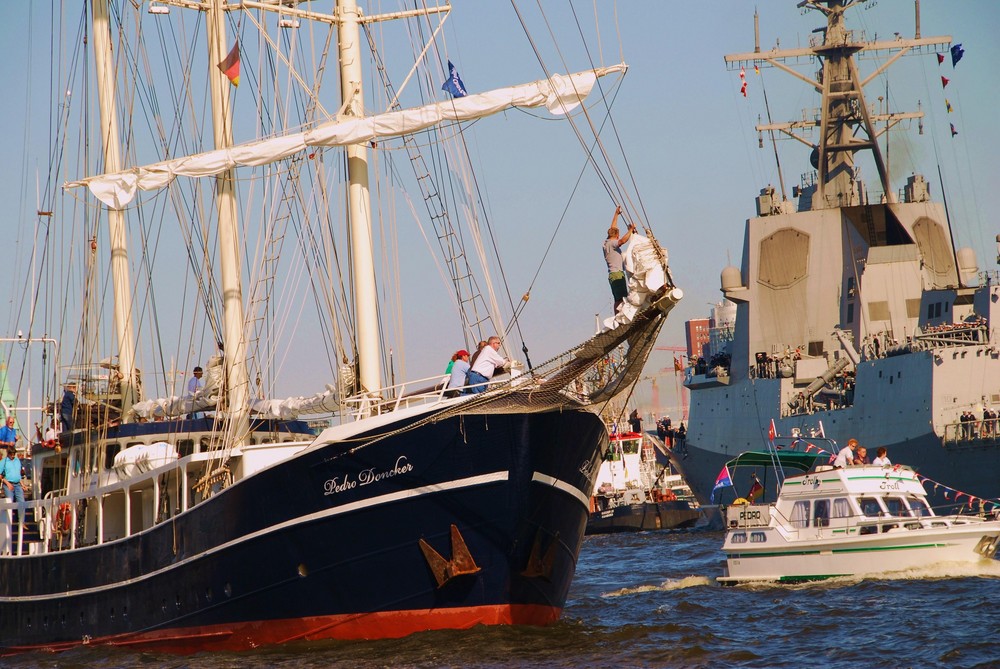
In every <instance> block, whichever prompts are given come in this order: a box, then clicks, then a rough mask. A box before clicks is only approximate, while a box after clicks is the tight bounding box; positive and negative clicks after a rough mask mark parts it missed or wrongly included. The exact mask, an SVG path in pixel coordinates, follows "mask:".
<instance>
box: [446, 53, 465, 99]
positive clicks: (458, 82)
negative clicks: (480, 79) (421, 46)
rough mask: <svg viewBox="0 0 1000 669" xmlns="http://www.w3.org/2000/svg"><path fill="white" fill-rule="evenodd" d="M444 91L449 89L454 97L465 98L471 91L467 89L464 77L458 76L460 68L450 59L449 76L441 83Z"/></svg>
mask: <svg viewBox="0 0 1000 669" xmlns="http://www.w3.org/2000/svg"><path fill="white" fill-rule="evenodd" d="M441 90H442V91H448V92H449V93H451V96H452V97H454V98H464V97H465V96H466V95H468V94H469V93H468V92H467V91H466V90H465V84H464V83H463V82H462V77H460V76H458V70H457V69H456V68H455V66H454V65H453V64H452V62H451V61H450V60H449V61H448V78H447V79H445V80H444V83H443V84H441Z"/></svg>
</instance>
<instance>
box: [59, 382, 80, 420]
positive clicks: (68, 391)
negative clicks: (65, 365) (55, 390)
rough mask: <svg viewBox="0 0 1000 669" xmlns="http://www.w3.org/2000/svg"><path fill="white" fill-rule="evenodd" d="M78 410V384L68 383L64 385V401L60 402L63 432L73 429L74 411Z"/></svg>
mask: <svg viewBox="0 0 1000 669" xmlns="http://www.w3.org/2000/svg"><path fill="white" fill-rule="evenodd" d="M75 411H76V384H75V383H67V384H66V385H65V386H63V396H62V401H61V402H60V403H59V419H60V420H61V421H62V429H63V432H69V431H70V430H72V429H73V413H74V412H75Z"/></svg>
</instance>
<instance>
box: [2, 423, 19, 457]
mask: <svg viewBox="0 0 1000 669" xmlns="http://www.w3.org/2000/svg"><path fill="white" fill-rule="evenodd" d="M0 448H2V449H7V448H17V428H16V427H14V417H13V416H11V415H8V416H7V423H6V424H5V425H4V426H3V427H0Z"/></svg>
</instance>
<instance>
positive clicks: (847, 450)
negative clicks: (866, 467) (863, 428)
mask: <svg viewBox="0 0 1000 669" xmlns="http://www.w3.org/2000/svg"><path fill="white" fill-rule="evenodd" d="M857 447H858V440H857V439H848V440H847V446H844V447H843V448H842V449H840V452H839V453H837V457H836V458H834V460H833V466H834V467H840V468H841V469H843V468H844V467H846V466H847V465H849V464H852V463H853V462H854V451H855V449H857Z"/></svg>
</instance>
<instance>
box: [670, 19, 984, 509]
mask: <svg viewBox="0 0 1000 669" xmlns="http://www.w3.org/2000/svg"><path fill="white" fill-rule="evenodd" d="M857 4H859V3H858V2H852V1H849V0H830V1H825V2H820V1H818V0H816V1H807V2H800V3H799V7H803V8H806V9H808V10H815V11H817V12H820V13H822V14H824V15H825V17H826V25H825V27H823V28H821V29H818V30H816V31H814V33H815V34H814V36H813V38H812V40H811V43H810V44H809V45H808V46H803V47H801V48H795V49H784V50H782V49H777V48H775V49H773V50H765V51H761V49H760V48H759V38H758V47H757V48H756V49H755V50H754V51H753V52H751V53H742V54H735V55H729V56H726V58H725V60H726V63H727V64H728V65H729V67H731V68H734V69H737V70H742V69H743V68H745V69H746V70H747V71H752V69H753V68H754V67H758V68H765V67H767V68H776V69H779V70H782V71H784V72H788V73H790V74H792V75H794V76H795V77H797V78H798V79H800V80H802V81H804V82H805V83H806V84H807V85H808V86H810V87H813V88H814V89H815V91H816V92H817V93H819V95H820V96H821V102H820V105H819V107H818V108H817V109H816V110H814V111H813V112H812V113H807V114H803V115H802V116H801V117H800V118H799V119H798V120H796V121H794V122H790V123H766V124H764V123H762V124H760V125H758V126H757V130H758V132H760V133H761V139H762V141H763V140H764V138H765V137H767V136H769V135H778V136H782V135H783V136H785V137H786V138H792V139H796V140H798V141H800V142H802V143H803V144H805V145H806V147H805V148H804V150H803V152H802V153H803V156H805V155H809V156H810V161H811V163H812V167H813V170H814V171H812V172H810V173H808V174H807V175H805V176H804V177H803V178H802V181H801V183H800V185H798V186H796V187H795V188H794V189H793V192H792V193H791V195H792V197H791V198H787V197H786V196H785V195H784V193H783V192H778V191H776V189H775V188H774V187H770V186H769V187H766V188H763V189H762V190H761V191H760V195H759V196H758V197H757V201H756V205H757V207H756V208H757V215H756V217H754V218H750V219H749V220H748V221H747V222H746V228H745V233H744V243H743V251H742V266H741V267H733V266H730V267H726V268H725V269H724V270H723V271H722V276H721V283H722V292H723V294H724V295H725V297H726V298H728V299H729V300H731V301H732V302H734V303H736V305H737V316H736V322H735V327H734V331H733V340H732V342H731V343H729V344H728V347H729V350H728V351H726V353H728V356H718V358H717V359H718V360H719V361H722V364H714V363H713V365H711V366H710V365H700V366H697V367H693V368H692V369H691V372H690V373H689V375H688V377H687V381H686V385H687V387H688V388H689V389H690V391H691V412H690V421H689V424H688V434H687V448H688V451H687V452H688V457H687V459H686V460H685V461H684V467H685V475H686V477H687V479H688V481H689V482H690V484H691V486H692V488H693V489H694V491H695V493H696V494H697V495H698V497H699V500H700V501H702V502H703V503H704V502H707V501H708V499H709V496H710V493H711V491H712V488H713V484H714V482H715V479H716V475H717V474H718V473H719V471H720V469H721V468H722V466H723V464H724V463H725V462H726V461H727V460H729V459H731V458H732V457H733V456H734V455H736V454H737V453H740V452H742V451H745V450H750V449H759V448H761V447H762V446H763V445H764V444H766V443H767V440H768V435H769V433H770V431H771V425H772V421H773V425H774V431H775V432H776V433H777V434H779V435H786V436H801V437H803V438H805V439H806V440H807V439H808V437H810V436H821V435H822V436H825V437H826V438H828V439H833V440H835V441H839V442H840V443H841V444H843V443H845V442H846V441H847V439H848V438H852V437H853V438H856V439H858V440H859V441H860V442H861V443H862V444H865V445H867V446H868V447H869V452H870V453H871V454H872V455H874V449H875V447H877V446H885V447H887V448H888V450H889V454H890V457H891V458H892V461H893V462H897V463H904V464H906V465H909V466H912V467H913V468H914V469H916V470H918V471H919V472H920V473H921V474H922V475H924V476H927V477H929V478H931V479H933V480H944V481H949V482H950V483H951V484H953V485H954V488H955V489H957V490H960V491H963V492H965V493H967V494H968V495H969V496H970V497H979V498H991V497H994V498H995V497H997V496H1000V477H998V476H997V475H996V464H997V462H998V458H1000V431H998V430H997V426H996V419H995V412H994V408H996V407H1000V351H998V346H997V343H996V337H997V333H996V332H995V328H994V326H995V325H996V324H997V323H998V319H1000V286H998V285H997V283H998V282H997V277H996V275H995V274H989V273H981V272H980V271H979V269H978V267H977V262H976V258H975V254H974V252H973V251H972V249H970V248H957V245H956V242H955V238H954V236H953V233H952V230H951V222H950V221H949V218H948V215H947V211H946V207H945V206H943V205H942V204H941V203H939V202H936V201H932V199H931V185H930V183H929V181H928V179H927V178H925V176H923V175H921V174H919V173H910V174H908V175H907V176H906V178H905V185H904V186H903V187H902V188H900V189H899V190H897V188H895V187H894V186H893V184H892V182H891V181H890V173H889V166H888V161H887V159H886V156H885V155H884V150H883V148H882V147H883V146H885V145H887V142H886V138H885V137H884V135H885V133H887V132H888V131H889V130H890V129H892V128H894V127H895V126H897V125H899V124H900V123H901V122H903V121H906V120H907V119H917V122H916V123H914V122H912V121H911V122H910V123H911V124H913V125H917V124H920V123H921V122H920V121H919V119H921V117H922V113H921V112H920V111H916V112H903V111H892V112H890V111H889V110H888V109H887V108H886V107H884V106H883V105H882V104H881V102H875V101H874V100H873V99H872V98H874V97H875V96H876V95H878V94H874V95H872V96H871V97H866V94H865V85H866V84H868V83H869V82H871V81H873V80H874V79H876V78H877V77H878V76H880V75H881V74H882V72H883V71H884V70H886V69H888V68H889V67H890V66H891V65H892V64H893V63H895V62H896V61H897V60H898V59H899V58H900V57H901V56H903V55H912V54H923V57H926V58H929V59H934V58H936V57H937V58H938V61H939V62H940V60H941V56H939V55H938V54H941V55H945V54H948V50H949V47H950V45H951V38H950V37H921V36H920V23H919V5H917V9H918V11H917V22H916V31H915V36H914V37H913V38H904V37H901V36H899V35H898V33H897V34H896V36H895V37H894V38H892V39H890V40H883V41H879V40H877V39H875V40H869V39H868V37H867V36H866V35H865V34H864V33H862V32H856V31H852V30H849V29H848V28H847V27H846V24H845V11H846V10H848V9H850V8H851V7H852V6H854V5H857ZM862 55H864V56H865V58H864V64H865V65H866V66H869V69H872V67H874V71H871V72H869V73H866V74H862V73H861V72H860V70H859V61H861V60H862V58H861V56H862ZM804 61H808V62H810V63H811V64H813V65H814V66H815V68H814V77H815V78H812V77H810V76H806V75H803V74H802V73H800V72H799V71H798V70H795V69H793V68H792V67H791V65H790V64H792V63H794V62H799V63H801V62H804ZM872 62H874V63H876V64H875V65H874V66H871V63H872ZM921 127H922V126H921ZM880 141H881V142H882V146H880ZM810 147H811V150H810ZM865 154H867V156H868V157H870V162H871V163H873V164H874V167H875V171H876V172H877V176H878V184H877V185H876V186H875V188H872V189H871V190H869V188H868V186H867V185H866V184H865V183H864V182H862V180H861V177H860V169H859V165H858V164H857V163H856V159H858V158H860V157H861V156H862V155H865ZM866 164H867V163H866ZM779 181H780V172H779ZM873 185H874V184H873ZM879 186H880V187H881V192H877V188H878V187H879ZM801 443H802V444H806V443H807V441H803V442H801ZM734 483H735V484H736V488H735V490H734V489H733V488H728V489H725V490H721V491H720V493H721V495H717V496H716V497H717V498H716V500H715V501H716V502H719V501H720V497H721V501H723V502H726V501H727V495H728V498H729V499H728V501H731V500H732V496H733V495H734V494H738V491H739V490H740V486H741V485H742V486H743V488H744V489H745V488H746V485H744V483H745V482H741V481H737V482H734ZM963 500H964V498H963Z"/></svg>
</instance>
